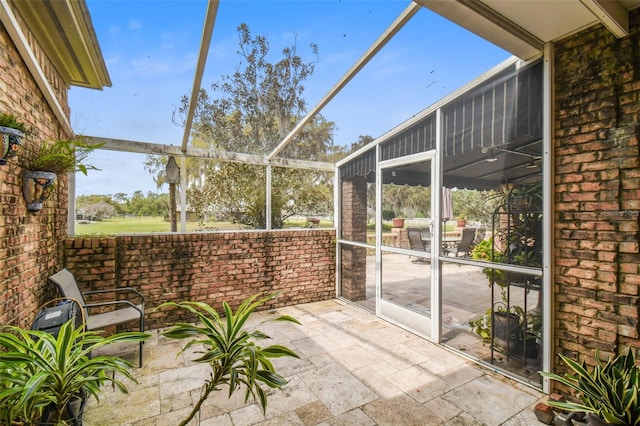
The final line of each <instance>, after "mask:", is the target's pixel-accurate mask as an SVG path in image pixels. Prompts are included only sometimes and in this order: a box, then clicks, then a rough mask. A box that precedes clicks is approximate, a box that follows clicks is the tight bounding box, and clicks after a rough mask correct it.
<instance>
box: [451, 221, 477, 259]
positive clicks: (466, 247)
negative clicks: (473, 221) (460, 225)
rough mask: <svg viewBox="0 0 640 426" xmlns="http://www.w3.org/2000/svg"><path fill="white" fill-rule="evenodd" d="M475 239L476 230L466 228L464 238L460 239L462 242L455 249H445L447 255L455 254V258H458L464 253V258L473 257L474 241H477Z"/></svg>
mask: <svg viewBox="0 0 640 426" xmlns="http://www.w3.org/2000/svg"><path fill="white" fill-rule="evenodd" d="M475 238H476V228H464V229H463V230H462V237H461V238H460V242H459V243H458V244H457V245H456V246H455V247H446V248H445V251H446V253H447V255H448V254H449V253H453V254H454V255H455V257H458V256H460V254H461V253H462V254H463V255H464V257H469V256H470V255H471V249H472V245H473V240H475Z"/></svg>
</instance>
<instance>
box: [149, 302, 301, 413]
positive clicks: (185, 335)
mask: <svg viewBox="0 0 640 426" xmlns="http://www.w3.org/2000/svg"><path fill="white" fill-rule="evenodd" d="M276 296H277V294H270V295H267V296H264V297H261V298H258V295H254V296H251V297H249V298H248V299H246V300H245V301H243V302H242V304H241V305H240V306H239V307H238V309H237V310H236V312H235V313H234V312H233V310H232V309H231V307H230V306H229V305H228V304H227V303H226V302H223V304H222V306H223V309H224V317H223V316H221V315H220V314H219V313H218V312H217V311H216V310H215V309H213V308H212V307H211V306H209V305H207V304H206V303H201V302H181V303H175V302H167V303H163V304H162V305H160V306H161V307H162V306H177V307H180V308H183V309H186V310H188V311H190V312H192V313H193V314H195V315H196V316H197V317H198V319H199V322H200V324H199V325H193V324H188V323H177V324H176V325H174V326H173V327H171V328H170V329H169V330H167V331H165V332H163V333H162V334H163V335H164V336H166V337H169V338H172V339H191V340H190V341H189V342H188V343H187V344H186V345H185V346H184V348H183V349H182V350H181V351H180V353H183V352H184V351H185V350H187V349H189V348H190V347H192V346H194V345H202V346H203V347H204V350H201V351H198V352H197V353H201V354H202V355H201V356H200V357H199V358H197V359H195V360H194V361H195V362H199V363H205V364H209V366H210V367H211V373H210V377H209V379H207V380H206V381H205V384H204V385H203V388H202V392H201V394H200V399H199V400H198V402H197V403H196V404H195V405H194V407H193V410H192V411H191V413H190V414H189V416H188V417H187V418H186V419H185V420H183V421H182V422H181V423H180V425H181V426H183V425H186V424H187V423H189V421H190V420H191V419H192V418H193V417H194V416H195V415H196V414H197V413H198V411H199V410H200V407H201V406H202V404H203V402H204V401H205V400H206V399H207V398H208V397H209V394H211V392H213V391H216V390H219V386H220V385H228V387H229V397H231V395H232V394H233V392H234V391H236V390H237V389H239V388H240V387H241V386H242V385H244V387H245V388H246V393H245V402H246V401H247V400H248V399H249V396H253V398H254V399H255V398H256V396H257V398H258V401H259V402H260V406H261V407H262V411H263V413H264V412H266V409H267V394H266V392H265V390H264V389H263V388H262V387H261V386H260V384H265V385H267V386H269V387H270V388H280V387H281V386H283V385H285V384H286V383H287V380H286V379H285V378H284V377H282V376H281V375H280V374H278V373H276V371H275V369H274V367H273V364H272V363H271V361H270V360H269V359H270V358H277V357H284V356H290V357H295V358H299V357H298V355H297V354H296V353H295V352H294V351H292V350H291V349H289V348H287V347H285V346H282V345H272V346H268V347H266V348H262V347H260V346H258V345H257V344H256V343H255V341H256V340H261V339H266V338H269V336H267V335H266V334H264V333H263V332H261V331H259V330H257V328H252V329H251V330H246V329H244V328H243V327H244V325H245V323H246V322H247V320H248V319H249V317H250V315H251V314H252V313H253V311H255V309H256V308H257V307H258V306H260V305H262V304H263V303H265V302H267V301H269V300H271V299H273V298H275V297H276ZM271 321H288V322H293V323H296V324H300V323H299V322H298V320H296V319H295V318H293V317H290V316H288V315H283V316H280V317H277V318H271V319H267V320H265V321H263V322H262V323H260V324H259V325H261V324H264V323H266V322H271ZM259 325H258V326H259Z"/></svg>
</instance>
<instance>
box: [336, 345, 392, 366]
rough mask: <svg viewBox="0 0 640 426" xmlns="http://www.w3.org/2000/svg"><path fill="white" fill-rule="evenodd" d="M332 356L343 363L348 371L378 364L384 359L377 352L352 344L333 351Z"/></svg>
mask: <svg viewBox="0 0 640 426" xmlns="http://www.w3.org/2000/svg"><path fill="white" fill-rule="evenodd" d="M331 356H332V357H333V358H334V359H335V360H336V361H338V362H339V363H340V364H342V365H343V366H344V367H345V368H346V369H347V370H348V371H353V370H356V369H359V368H363V367H366V366H368V365H371V364H378V363H380V362H382V359H381V358H380V357H378V356H377V355H376V354H375V353H373V352H371V351H370V350H367V349H366V348H364V347H362V346H360V345H351V346H347V347H346V348H340V349H337V350H335V351H332V352H331Z"/></svg>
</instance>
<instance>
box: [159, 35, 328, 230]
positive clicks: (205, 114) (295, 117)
mask: <svg viewBox="0 0 640 426" xmlns="http://www.w3.org/2000/svg"><path fill="white" fill-rule="evenodd" d="M238 35H239V50H238V53H239V55H240V57H241V62H240V65H239V68H238V70H237V71H236V72H235V73H233V75H231V76H229V75H225V76H222V78H221V80H220V81H219V82H216V83H214V84H213V85H212V86H211V92H212V94H213V95H215V96H212V95H210V93H209V92H207V91H206V90H204V89H201V90H200V93H199V97H198V102H197V106H196V111H195V115H194V121H193V131H192V135H193V136H192V139H191V144H192V145H194V146H196V147H202V148H209V149H221V150H226V151H231V152H243V153H251V154H267V153H269V152H271V151H272V150H273V149H274V148H275V147H276V146H277V145H278V144H279V143H280V141H282V139H283V138H284V137H285V136H286V135H287V134H288V133H289V132H290V131H291V129H292V128H293V127H294V126H295V124H296V123H297V122H298V121H299V120H300V119H301V118H302V117H303V116H304V114H305V111H306V104H305V101H304V99H303V98H302V94H303V91H304V85H303V82H304V81H305V80H306V79H307V78H308V77H309V76H310V75H311V74H312V73H313V69H314V62H312V61H305V60H304V59H303V58H302V57H301V56H300V55H299V54H298V52H297V47H296V45H295V43H294V45H293V46H290V47H286V48H284V49H283V50H282V58H281V59H280V60H278V61H277V62H269V60H268V58H269V57H270V50H269V43H268V41H267V39H266V38H265V37H264V36H255V37H254V36H252V35H251V32H250V30H249V27H248V26H247V25H246V24H241V25H240V26H239V27H238ZM310 49H311V53H312V54H313V55H316V56H317V46H315V45H314V44H312V45H311V46H310ZM188 106H189V99H188V98H187V97H183V99H182V106H181V108H180V112H181V113H182V114H185V113H186V111H187V109H188ZM334 126H335V125H334V123H333V122H329V121H326V120H325V119H324V117H322V116H320V115H317V116H316V117H315V118H314V119H313V120H311V122H310V123H309V124H308V125H307V126H305V128H304V129H303V131H302V132H301V133H300V134H298V136H297V137H296V138H295V139H294V141H292V143H290V144H289V145H288V146H287V147H286V148H285V149H284V150H283V151H282V154H281V155H283V156H285V157H287V158H299V159H305V160H326V159H327V158H328V157H327V153H328V151H329V148H330V147H331V145H332V143H333V139H332V137H333V136H332V135H333V130H334ZM151 166H152V165H151V164H150V167H151ZM188 168H189V171H188V172H187V173H188V174H187V180H188V188H189V189H188V191H187V197H188V202H189V204H190V205H191V206H193V207H195V208H196V209H197V210H198V213H199V214H202V215H205V214H206V212H209V211H213V212H216V214H217V215H218V216H220V215H222V216H227V217H232V218H233V219H234V220H236V221H238V222H240V223H243V224H247V225H250V226H253V227H259V228H264V227H265V225H266V207H265V200H266V168H265V167H264V166H255V165H247V164H241V163H229V162H221V161H214V160H198V161H191V162H190V163H189V165H188ZM158 169H159V166H158V165H157V164H156V167H155V171H156V172H158V171H159V170H158ZM158 176H160V175H158ZM157 182H159V180H157ZM272 182H273V185H272V213H273V214H272V218H271V219H272V224H273V227H274V228H277V227H282V225H283V223H284V220H285V219H286V218H287V217H289V216H291V215H293V214H305V213H311V212H313V214H325V213H329V212H330V211H331V208H330V206H331V197H332V195H331V194H332V189H331V186H330V185H331V184H330V182H331V180H330V179H329V178H328V176H327V175H326V173H321V172H315V171H314V172H310V171H304V170H294V169H289V168H273V170H272Z"/></svg>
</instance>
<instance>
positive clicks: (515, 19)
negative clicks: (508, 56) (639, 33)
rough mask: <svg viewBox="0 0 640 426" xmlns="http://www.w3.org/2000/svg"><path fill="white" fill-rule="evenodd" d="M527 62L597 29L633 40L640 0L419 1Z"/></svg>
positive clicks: (417, 1) (418, 0)
mask: <svg viewBox="0 0 640 426" xmlns="http://www.w3.org/2000/svg"><path fill="white" fill-rule="evenodd" d="M414 1H415V2H416V3H418V4H420V5H422V6H424V7H426V8H427V9H430V10H432V11H433V12H435V13H437V14H438V15H441V16H443V17H444V18H447V19H449V20H450V21H452V22H455V23H456V24H458V25H460V26H462V27H464V28H466V29H468V30H469V31H471V32H473V33H474V34H476V35H478V36H480V37H482V38H484V39H486V40H488V41H490V42H492V43H494V44H495V45H497V46H500V47H501V48H503V49H505V50H506V51H508V52H510V53H512V54H513V55H515V56H517V57H519V58H521V59H525V60H526V59H530V58H532V57H534V56H536V55H539V54H540V53H542V47H543V46H544V44H545V43H550V42H553V41H557V40H560V39H562V38H564V37H567V36H569V35H571V34H573V33H575V32H577V31H580V30H582V29H585V28H588V27H591V26H593V25H596V24H602V25H604V26H605V27H606V28H607V29H608V30H609V31H611V33H613V34H614V35H615V36H616V37H618V38H622V37H625V36H627V35H629V17H628V11H629V10H631V9H634V8H636V7H638V6H639V5H640V1H639V0H562V1H560V0H517V1H515V0H514V1H504V0H414Z"/></svg>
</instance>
